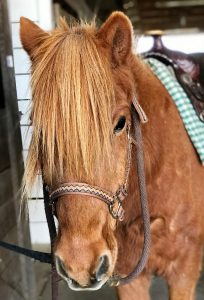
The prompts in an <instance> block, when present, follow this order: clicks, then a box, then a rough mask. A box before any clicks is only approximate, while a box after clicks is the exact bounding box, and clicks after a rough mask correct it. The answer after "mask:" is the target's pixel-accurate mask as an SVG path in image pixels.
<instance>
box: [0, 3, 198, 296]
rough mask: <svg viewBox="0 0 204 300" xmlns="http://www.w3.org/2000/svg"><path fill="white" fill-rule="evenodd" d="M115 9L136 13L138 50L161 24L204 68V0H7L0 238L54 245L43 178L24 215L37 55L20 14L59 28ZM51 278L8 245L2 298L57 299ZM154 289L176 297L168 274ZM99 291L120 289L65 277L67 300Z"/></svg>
mask: <svg viewBox="0 0 204 300" xmlns="http://www.w3.org/2000/svg"><path fill="white" fill-rule="evenodd" d="M115 10H119V11H123V12H124V13H125V14H126V15H127V16H128V17H129V18H130V20H131V22H132V24H133V27H134V31H135V35H136V40H135V43H136V44H137V49H138V52H144V51H147V50H148V49H150V48H151V47H152V44H153V39H152V37H151V31H152V30H161V31H162V32H163V33H162V35H163V36H162V39H163V42H164V44H165V45H166V46H167V47H169V48H171V49H174V50H179V51H183V52H186V53H192V55H193V56H194V57H195V58H199V60H200V62H201V65H202V70H204V55H203V53H204V22H203V20H204V0H141V1H140V0H108V1H104V0H103V1H102V0H77V1H76V0H53V1H52V0H0V240H3V241H7V242H10V243H13V244H18V245H21V246H25V247H28V248H32V249H37V250H45V251H47V252H49V251H50V245H49V233H48V229H47V223H46V219H45V214H44V207H43V191H42V182H41V178H38V180H37V182H36V185H35V187H34V189H33V191H32V195H31V197H30V199H29V200H28V210H29V219H28V218H26V217H24V218H19V211H20V204H21V196H20V190H21V180H22V176H23V169H24V160H25V157H26V155H27V152H28V147H29V141H30V132H31V131H30V124H29V122H30V121H29V107H30V101H31V91H30V87H29V79H30V62H29V59H28V56H27V55H26V53H25V52H24V50H23V49H22V45H21V42H20V39H19V19H20V16H25V17H28V18H30V19H31V20H33V21H34V22H36V23H37V24H39V25H40V26H41V27H42V28H44V29H45V30H51V29H52V28H53V27H54V26H55V25H56V24H57V22H58V20H59V17H60V16H65V17H66V19H67V20H68V22H70V21H71V20H72V19H81V18H82V19H86V20H88V21H89V20H91V19H93V18H94V17H96V21H97V23H98V24H99V26H100V24H101V23H102V22H103V21H105V20H106V18H107V17H108V16H109V15H110V14H111V12H113V11H115ZM197 53H198V54H197ZM202 72H203V71H202ZM203 74H204V72H203ZM202 76H204V75H202ZM50 282H51V272H50V266H49V265H47V264H40V263H39V262H34V261H33V260H31V259H29V258H25V257H23V256H19V255H18V254H15V253H13V252H10V251H8V250H5V249H3V248H0V299H5V300H14V299H15V300H23V299H24V300H25V299H26V300H28V299H29V300H32V299H33V300H36V299H37V300H49V299H51V288H50ZM150 292H151V297H152V300H165V299H168V296H167V293H168V290H167V285H166V283H165V281H164V280H163V279H161V278H154V279H153V281H152V285H151V289H150ZM203 297H204V273H202V274H201V277H200V280H199V282H198V285H197V295H196V300H201V299H203ZM96 298H97V299H98V300H102V299H109V300H114V299H117V295H116V292H115V290H114V289H111V288H107V287H105V288H103V289H102V290H100V291H98V292H95V293H87V292H86V293H84V292H79V293H75V292H73V291H70V290H68V288H67V287H66V285H65V284H64V283H63V282H61V283H60V300H64V299H70V300H78V299H84V300H92V299H96Z"/></svg>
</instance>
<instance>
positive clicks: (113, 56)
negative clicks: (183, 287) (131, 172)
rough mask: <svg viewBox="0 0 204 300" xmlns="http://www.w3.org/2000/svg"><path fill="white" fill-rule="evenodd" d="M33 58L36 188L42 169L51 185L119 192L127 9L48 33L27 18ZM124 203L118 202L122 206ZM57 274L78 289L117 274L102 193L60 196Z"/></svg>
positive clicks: (129, 82)
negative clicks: (82, 185) (98, 20)
mask: <svg viewBox="0 0 204 300" xmlns="http://www.w3.org/2000/svg"><path fill="white" fill-rule="evenodd" d="M21 40H22V44H23V46H24V48H25V50H26V51H27V52H28V54H29V56H30V58H31V62H32V92H33V100H32V111H31V118H32V125H33V135H32V141H31V144H30V149H29V154H28V160H27V165H26V170H25V186H26V187H29V186H30V185H31V184H32V182H33V180H34V178H35V176H36V174H37V173H38V171H39V170H42V174H43V178H44V181H45V182H46V183H47V185H48V186H49V187H50V189H51V190H55V189H56V188H58V187H59V186H60V185H61V184H62V183H65V182H66V183H71V182H78V183H86V184H89V185H92V186H97V187H100V188H101V189H102V191H104V190H105V191H108V193H110V194H111V193H112V194H114V193H115V192H116V191H118V189H119V187H120V186H124V183H125V177H126V172H127V162H128V145H129V142H128V128H129V126H130V124H131V100H132V98H133V94H134V92H135V86H134V85H135V83H134V80H133V71H132V68H133V65H134V64H135V58H134V55H133V54H132V26H131V24H130V21H129V20H128V18H127V17H126V16H125V15H123V14H122V13H119V12H116V13H113V14H112V15H111V16H110V17H109V19H108V20H107V21H106V22H105V23H104V24H103V25H102V26H101V28H100V29H98V30H97V29H96V28H95V26H94V25H86V24H83V25H75V26H71V27H69V26H68V25H67V24H66V23H65V21H63V20H62V21H61V23H60V25H59V27H58V28H57V29H56V30H54V31H52V32H51V33H46V32H44V31H43V30H42V29H40V28H39V27H38V26H37V25H35V24H34V23H33V22H31V21H29V20H27V19H25V18H22V19H21ZM116 209H117V207H116ZM56 216H57V218H58V222H59V230H58V236H57V239H56V243H55V257H56V265H57V271H58V273H59V274H60V275H61V276H62V277H63V278H64V279H65V280H67V282H68V283H69V286H70V288H72V289H80V288H84V289H93V290H94V289H98V288H100V287H101V286H102V285H103V284H104V283H105V282H106V281H107V280H108V279H109V278H110V277H111V276H112V274H113V272H114V269H115V265H116V261H117V252H118V246H117V241H116V237H115V229H116V223H117V221H116V220H115V219H114V218H113V216H112V215H111V214H110V211H109V209H108V206H107V204H106V203H104V202H103V201H100V199H97V198H96V195H91V194H89V195H88V194H87V193H76V194H71V193H70V194H69V195H67V194H64V195H61V196H60V198H59V199H58V201H57V202H56Z"/></svg>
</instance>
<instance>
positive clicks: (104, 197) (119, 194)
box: [47, 97, 147, 221]
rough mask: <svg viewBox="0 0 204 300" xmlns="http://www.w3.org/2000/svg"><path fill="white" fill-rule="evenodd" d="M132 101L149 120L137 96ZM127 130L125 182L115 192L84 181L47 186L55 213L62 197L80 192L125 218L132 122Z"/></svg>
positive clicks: (119, 218)
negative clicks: (55, 186) (52, 186)
mask: <svg viewBox="0 0 204 300" xmlns="http://www.w3.org/2000/svg"><path fill="white" fill-rule="evenodd" d="M132 103H133V106H134V108H135V109H136V111H137V113H138V115H139V118H140V120H141V122H142V123H146V122H147V117H146V114H145V113H144V111H143V109H142V108H141V106H140V104H139V102H138V101H137V99H136V97H134V98H133V101H132ZM126 131H127V138H128V149H127V161H126V168H125V176H124V182H123V184H122V185H120V186H119V187H118V189H117V190H116V191H115V193H112V192H110V191H106V190H105V189H102V188H100V187H98V186H93V185H90V184H87V183H84V182H66V183H62V184H60V185H59V186H58V187H57V188H56V189H55V190H52V191H50V190H49V187H47V189H48V191H49V197H50V202H49V205H50V206H51V207H52V213H53V214H55V213H56V203H57V201H58V199H59V198H60V197H62V196H65V195H79V194H80V195H84V196H91V197H94V198H97V199H99V200H101V201H103V202H105V203H106V204H107V205H108V208H109V212H110V214H111V215H112V217H113V218H114V219H118V220H119V221H122V220H123V219H124V213H125V211H124V209H123V207H122V202H123V200H124V198H125V197H127V195H128V180H129V173H130V167H131V157H132V155H131V154H132V153H131V152H132V144H134V145H136V141H135V140H134V138H133V137H132V136H131V135H130V124H128V125H127V127H126Z"/></svg>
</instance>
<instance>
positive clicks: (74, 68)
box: [24, 20, 115, 189]
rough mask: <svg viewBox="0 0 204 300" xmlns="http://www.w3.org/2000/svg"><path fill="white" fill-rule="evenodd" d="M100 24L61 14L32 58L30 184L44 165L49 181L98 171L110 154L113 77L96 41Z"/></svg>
mask: <svg viewBox="0 0 204 300" xmlns="http://www.w3.org/2000/svg"><path fill="white" fill-rule="evenodd" d="M95 34H96V29H95V25H93V24H92V25H88V24H81V25H77V26H71V27H69V26H68V25H67V24H66V22H65V21H63V20H61V21H60V24H59V26H58V28H57V29H55V30H54V31H53V32H52V33H51V34H50V35H49V37H47V39H45V40H44V41H43V43H42V44H41V45H40V47H38V49H37V50H35V52H34V55H33V57H34V58H33V64H32V79H31V85H32V95H33V96H32V97H33V99H32V108H31V118H32V125H33V134H32V139H31V144H30V148H29V153H28V158H27V163H26V167H25V176H24V178H25V189H28V188H29V187H31V186H32V184H33V181H34V179H35V177H36V174H37V173H38V172H39V169H41V166H40V164H41V162H42V163H43V171H44V173H45V176H46V178H45V179H46V181H47V183H48V184H52V182H53V179H54V178H55V179H56V178H58V179H59V180H65V175H64V173H65V172H66V175H69V174H70V175H71V176H73V174H74V176H76V177H77V179H78V180H80V179H81V177H82V176H84V174H85V175H86V176H88V178H92V177H93V176H94V172H95V171H96V168H97V166H99V163H100V161H103V160H104V159H105V160H106V163H107V164H108V160H109V159H110V154H111V136H112V134H111V133H112V122H111V107H112V105H113V102H114V101H115V100H114V94H113V83H112V78H111V71H110V66H109V64H108V62H107V61H106V60H104V56H103V57H101V54H100V49H98V48H99V47H98V46H97V45H96V40H95Z"/></svg>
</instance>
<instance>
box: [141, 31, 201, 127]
mask: <svg viewBox="0 0 204 300" xmlns="http://www.w3.org/2000/svg"><path fill="white" fill-rule="evenodd" d="M151 35H152V37H153V39H154V44H153V47H152V48H151V49H150V50H149V51H148V52H145V53H143V54H142V56H143V57H144V58H150V57H151V58H156V59H158V60H159V61H161V62H163V63H164V64H165V65H167V66H169V65H170V66H172V68H173V69H174V72H175V75H176V78H177V80H178V82H179V83H180V85H181V86H182V88H183V89H184V91H185V92H186V94H187V95H188V96H189V98H190V99H191V102H192V105H193V107H194V109H195V111H196V113H197V115H198V117H199V119H200V120H201V121H202V122H204V53H196V54H185V53H183V52H179V51H172V50H170V49H168V48H166V47H165V46H164V44H163V42H162V38H161V34H158V33H154V34H151Z"/></svg>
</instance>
